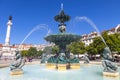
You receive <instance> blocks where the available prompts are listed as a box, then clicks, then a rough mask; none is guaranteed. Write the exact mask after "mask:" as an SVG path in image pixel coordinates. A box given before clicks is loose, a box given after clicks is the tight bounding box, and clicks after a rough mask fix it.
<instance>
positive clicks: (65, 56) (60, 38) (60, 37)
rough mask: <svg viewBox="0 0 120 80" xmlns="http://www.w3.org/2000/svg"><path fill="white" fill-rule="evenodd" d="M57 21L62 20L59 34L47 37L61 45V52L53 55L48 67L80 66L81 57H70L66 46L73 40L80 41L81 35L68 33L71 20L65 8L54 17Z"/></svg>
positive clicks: (47, 39)
mask: <svg viewBox="0 0 120 80" xmlns="http://www.w3.org/2000/svg"><path fill="white" fill-rule="evenodd" d="M54 19H55V21H57V22H60V24H59V26H58V27H59V31H60V33H58V34H53V35H49V36H47V37H45V40H46V41H48V42H52V43H55V45H57V46H58V47H59V53H58V55H57V54H56V55H57V56H52V57H50V58H49V59H48V63H47V67H48V68H57V69H58V70H66V69H67V68H80V65H79V59H78V58H76V57H70V56H69V54H70V51H68V50H67V49H66V46H67V45H69V44H70V43H71V42H75V41H79V40H80V38H81V36H79V35H75V34H69V33H66V24H65V23H64V22H67V21H69V20H70V16H69V15H66V14H65V13H64V10H63V8H62V9H61V11H60V13H59V14H58V15H56V16H55V17H54Z"/></svg>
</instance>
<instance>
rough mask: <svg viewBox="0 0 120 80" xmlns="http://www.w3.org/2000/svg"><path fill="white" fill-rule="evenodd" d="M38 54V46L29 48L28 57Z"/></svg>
mask: <svg viewBox="0 0 120 80" xmlns="http://www.w3.org/2000/svg"><path fill="white" fill-rule="evenodd" d="M36 54H37V50H36V48H34V47H31V48H30V49H29V50H28V57H35V56H36Z"/></svg>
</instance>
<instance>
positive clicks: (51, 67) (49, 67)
mask: <svg viewBox="0 0 120 80" xmlns="http://www.w3.org/2000/svg"><path fill="white" fill-rule="evenodd" d="M46 67H47V68H48V69H56V64H55V63H47V64H46Z"/></svg>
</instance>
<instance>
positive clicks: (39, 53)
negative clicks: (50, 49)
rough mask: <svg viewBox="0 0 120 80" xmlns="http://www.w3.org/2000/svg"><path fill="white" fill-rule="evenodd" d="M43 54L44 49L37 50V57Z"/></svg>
mask: <svg viewBox="0 0 120 80" xmlns="http://www.w3.org/2000/svg"><path fill="white" fill-rule="evenodd" d="M42 54H43V51H42V50H39V51H37V54H36V57H37V58H39V57H40V56H41V55H42Z"/></svg>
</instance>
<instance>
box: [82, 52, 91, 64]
mask: <svg viewBox="0 0 120 80" xmlns="http://www.w3.org/2000/svg"><path fill="white" fill-rule="evenodd" d="M83 60H84V63H85V64H88V63H90V60H89V58H88V54H87V53H85V54H84V56H83Z"/></svg>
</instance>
